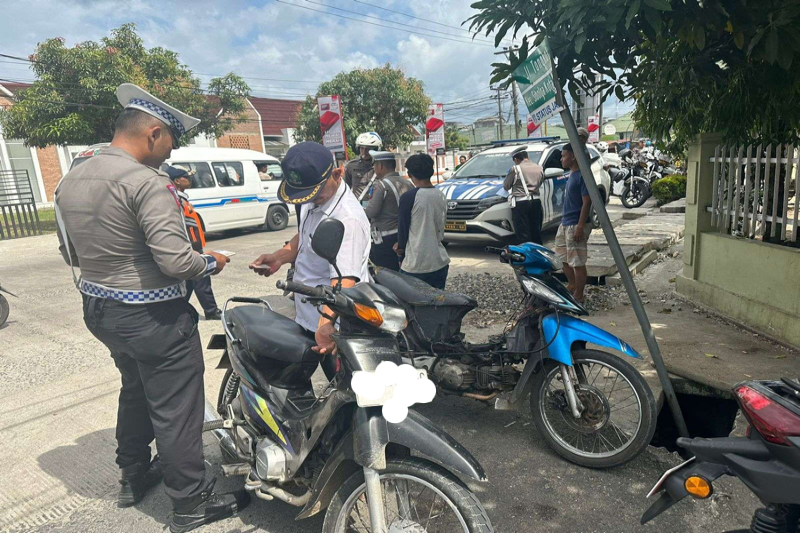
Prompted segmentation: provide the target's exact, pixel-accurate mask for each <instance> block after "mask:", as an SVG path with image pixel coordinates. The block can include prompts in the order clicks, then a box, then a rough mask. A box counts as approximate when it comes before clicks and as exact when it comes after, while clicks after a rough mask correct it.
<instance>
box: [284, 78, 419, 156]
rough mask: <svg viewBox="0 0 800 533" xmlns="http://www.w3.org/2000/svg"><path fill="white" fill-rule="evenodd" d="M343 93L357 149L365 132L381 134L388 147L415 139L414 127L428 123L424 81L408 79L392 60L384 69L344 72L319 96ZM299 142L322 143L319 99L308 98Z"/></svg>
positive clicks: (347, 122) (346, 123) (349, 140)
mask: <svg viewBox="0 0 800 533" xmlns="http://www.w3.org/2000/svg"><path fill="white" fill-rule="evenodd" d="M327 95H339V97H341V99H342V114H343V115H344V129H345V136H346V137H347V144H348V146H349V147H350V148H351V149H352V150H353V151H356V138H357V137H358V135H359V134H361V133H363V132H365V131H374V132H377V133H378V135H380V136H381V138H382V139H383V142H384V147H386V148H396V147H398V146H403V145H406V144H408V143H410V142H411V141H413V140H414V132H413V130H412V129H411V126H412V125H414V124H420V123H423V122H425V117H426V113H427V109H428V105H430V102H431V100H430V98H428V97H427V96H425V92H424V88H423V85H422V82H421V81H419V80H417V79H414V78H407V77H406V76H405V74H403V72H402V71H401V70H399V69H394V68H392V67H391V65H389V64H388V63H387V64H386V65H385V66H383V67H380V68H374V69H356V70H352V71H350V72H341V73H339V74H337V75H336V77H334V78H333V79H332V80H331V81H328V82H325V83H323V84H321V85H320V86H319V87H318V88H317V96H327ZM297 122H298V125H297V133H296V135H295V136H296V138H297V140H298V141H317V142H322V132H321V130H320V125H319V110H318V109H317V98H316V97H311V96H309V97H307V98H306V101H305V102H303V106H302V107H301V109H300V114H299V116H298V121H297Z"/></svg>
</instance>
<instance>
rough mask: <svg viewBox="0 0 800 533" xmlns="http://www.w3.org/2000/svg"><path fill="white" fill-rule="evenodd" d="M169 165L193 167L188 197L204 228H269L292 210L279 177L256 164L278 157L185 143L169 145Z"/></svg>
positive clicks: (283, 223)
mask: <svg viewBox="0 0 800 533" xmlns="http://www.w3.org/2000/svg"><path fill="white" fill-rule="evenodd" d="M106 146H108V143H103V144H100V145H94V146H91V147H90V148H89V149H87V150H85V151H83V152H81V153H80V154H78V155H77V156H76V158H75V160H74V161H73V162H72V167H73V168H74V167H75V166H77V165H79V164H80V163H82V162H83V161H85V160H86V159H88V158H89V157H91V156H93V155H95V154H96V153H98V152H99V151H101V150H102V149H103V148H104V147H106ZM166 164H168V165H180V166H182V167H184V168H186V169H191V170H194V171H195V173H194V176H192V188H191V189H189V190H187V191H186V194H188V195H189V201H190V202H191V203H192V205H193V206H194V208H195V210H197V213H198V214H199V215H200V218H201V219H202V221H203V226H204V227H205V230H206V231H207V232H208V231H221V230H227V229H237V228H249V227H256V226H263V227H264V228H266V229H269V230H271V231H276V230H281V229H284V228H285V227H286V226H287V224H288V223H289V217H290V216H293V215H294V210H293V209H292V210H290V209H288V208H287V206H286V204H284V203H283V202H281V201H280V200H279V199H278V186H279V185H280V183H281V182H280V179H272V180H269V181H262V180H261V179H260V178H259V175H258V169H257V166H261V165H268V166H269V167H270V168H274V166H275V165H278V166H279V165H280V161H278V160H277V159H276V158H274V157H272V156H270V155H267V154H264V153H261V152H257V151H255V150H243V149H238V148H201V147H191V146H190V147H186V148H179V149H177V150H173V151H172V154H171V155H170V158H169V159H168V160H167V161H166Z"/></svg>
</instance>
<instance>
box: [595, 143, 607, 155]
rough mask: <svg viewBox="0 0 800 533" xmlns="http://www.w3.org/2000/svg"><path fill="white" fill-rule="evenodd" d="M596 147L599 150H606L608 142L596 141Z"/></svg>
mask: <svg viewBox="0 0 800 533" xmlns="http://www.w3.org/2000/svg"><path fill="white" fill-rule="evenodd" d="M597 149H598V150H600V151H601V152H608V143H607V142H605V141H600V142H599V143H597Z"/></svg>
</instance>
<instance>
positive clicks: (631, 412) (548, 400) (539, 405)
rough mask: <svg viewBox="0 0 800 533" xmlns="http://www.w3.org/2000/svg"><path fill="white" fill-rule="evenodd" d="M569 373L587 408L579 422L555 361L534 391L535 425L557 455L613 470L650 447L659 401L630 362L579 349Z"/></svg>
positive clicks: (537, 380) (535, 382)
mask: <svg viewBox="0 0 800 533" xmlns="http://www.w3.org/2000/svg"><path fill="white" fill-rule="evenodd" d="M569 372H570V377H571V379H572V381H573V384H574V388H575V393H576V395H577V397H578V399H579V400H580V403H581V404H582V405H583V411H582V413H581V417H580V418H575V417H574V416H573V415H572V412H571V411H570V408H569V405H568V402H567V396H566V390H565V388H564V383H563V380H562V376H561V368H560V365H559V364H558V363H556V362H555V361H553V360H548V361H547V362H546V363H545V365H544V369H543V370H540V371H539V372H538V373H537V374H536V375H535V377H534V380H533V386H532V388H531V413H532V414H533V422H534V425H535V426H536V429H537V430H538V431H539V433H540V434H541V435H542V436H543V437H544V439H545V441H547V444H548V445H549V446H550V447H551V448H552V449H553V450H554V451H555V452H556V453H557V454H559V455H560V456H562V457H563V458H565V459H567V460H568V461H570V462H572V463H575V464H578V465H581V466H587V467H590V468H611V467H614V466H619V465H622V464H625V463H627V462H628V461H630V460H631V459H633V458H634V457H636V456H637V455H639V454H640V453H641V452H642V451H643V450H644V449H645V448H647V445H648V444H650V441H651V440H652V438H653V433H655V430H656V424H655V422H656V402H655V400H654V399H653V393H652V392H651V391H650V387H648V386H647V382H645V380H644V378H643V377H642V376H641V374H639V372H637V371H636V369H635V368H634V367H633V366H632V365H631V364H630V363H628V362H627V361H624V360H623V359H620V358H619V357H616V356H614V355H611V354H608V353H605V352H601V351H599V350H575V352H574V353H573V366H572V367H570V368H569Z"/></svg>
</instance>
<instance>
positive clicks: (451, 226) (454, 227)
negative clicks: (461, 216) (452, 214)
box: [444, 220, 467, 231]
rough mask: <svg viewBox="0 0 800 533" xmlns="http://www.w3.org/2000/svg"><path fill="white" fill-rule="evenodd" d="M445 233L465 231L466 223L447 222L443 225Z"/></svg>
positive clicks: (461, 221) (458, 221)
mask: <svg viewBox="0 0 800 533" xmlns="http://www.w3.org/2000/svg"><path fill="white" fill-rule="evenodd" d="M444 230H445V231H467V223H466V222H464V221H463V220H448V221H447V222H445V223H444Z"/></svg>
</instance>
